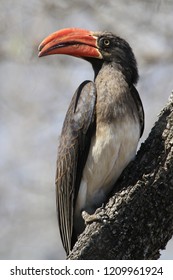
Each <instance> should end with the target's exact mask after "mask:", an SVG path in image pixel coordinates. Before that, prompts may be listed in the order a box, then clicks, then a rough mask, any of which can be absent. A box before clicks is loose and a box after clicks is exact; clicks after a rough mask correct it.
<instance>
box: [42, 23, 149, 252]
mask: <svg viewBox="0 0 173 280" xmlns="http://www.w3.org/2000/svg"><path fill="white" fill-rule="evenodd" d="M50 54H68V55H72V56H75V57H79V58H83V59H85V60H87V61H89V62H90V63H91V64H92V67H93V69H94V73H95V77H94V82H92V81H84V82H83V83H82V84H81V85H80V86H79V87H78V89H77V90H76V92H75V94H74V96H73V98H72V101H71V103H70V106H69V109H68V111H67V114H66V117H65V120H64V124H63V128H62V133H61V138H60V144H59V150H58V160H57V173H56V199H57V213H58V221H59V228H60V234H61V238H62V243H63V246H64V248H65V250H66V253H67V254H69V252H70V250H71V248H72V247H73V245H74V242H75V241H76V239H77V236H78V234H80V233H81V232H82V231H83V230H84V220H83V218H82V215H81V213H82V211H83V210H85V211H86V212H88V213H89V214H92V213H94V211H95V210H96V208H97V207H99V206H101V204H102V203H103V202H105V200H106V198H107V196H108V194H109V192H110V191H111V189H112V187H113V185H114V183H115V182H116V180H117V178H118V177H119V176H120V174H121V173H122V171H123V169H124V168H125V167H126V166H127V164H128V163H129V162H130V161H131V160H132V159H133V158H134V156H135V153H136V149H137V145H138V141H139V138H140V137H141V135H142V133H143V129H144V111H143V106H142V103H141V99H140V97H139V94H138V92H137V90H136V88H135V86H134V85H135V84H136V83H137V80H138V69H137V63H136V59H135V57H134V54H133V51H132V49H131V47H130V46H129V44H128V43H127V42H126V41H125V40H123V39H121V38H120V37H118V36H115V35H113V34H112V33H110V32H91V31H87V30H83V29H79V28H67V29H62V30H59V31H57V32H55V33H53V34H51V35H49V36H48V37H47V38H45V39H44V40H43V41H42V43H41V44H40V46H39V56H40V57H41V56H46V55H50Z"/></svg>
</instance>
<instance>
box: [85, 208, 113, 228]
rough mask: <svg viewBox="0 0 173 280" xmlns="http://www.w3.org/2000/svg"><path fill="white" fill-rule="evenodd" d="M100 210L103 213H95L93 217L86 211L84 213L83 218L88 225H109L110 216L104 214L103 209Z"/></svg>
mask: <svg viewBox="0 0 173 280" xmlns="http://www.w3.org/2000/svg"><path fill="white" fill-rule="evenodd" d="M99 209H102V210H101V211H99V213H94V214H91V215H90V214H88V213H87V212H86V211H82V218H83V219H84V221H85V224H86V225H87V224H91V223H93V222H98V223H107V221H108V220H109V216H108V215H107V214H105V213H104V211H103V208H102V207H101V208H99ZM96 212H97V211H96Z"/></svg>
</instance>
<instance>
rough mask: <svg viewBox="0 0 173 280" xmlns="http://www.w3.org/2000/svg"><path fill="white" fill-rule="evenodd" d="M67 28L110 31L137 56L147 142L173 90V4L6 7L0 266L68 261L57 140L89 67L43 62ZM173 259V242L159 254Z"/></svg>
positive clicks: (145, 0)
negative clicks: (45, 48)
mask: <svg viewBox="0 0 173 280" xmlns="http://www.w3.org/2000/svg"><path fill="white" fill-rule="evenodd" d="M65 27H81V28H86V29H89V30H94V31H99V30H100V31H101V30H107V31H112V32H114V33H115V34H117V35H119V36H121V37H123V38H124V39H126V40H127V41H128V42H129V44H130V45H131V47H132V48H133V50H134V53H135V55H136V58H137V61H138V66H139V72H140V80H139V83H138V86H137V88H138V91H139V93H140V96H141V99H142V101H143V104H144V109H145V114H146V126H145V133H144V135H143V137H142V141H144V140H145V138H146V137H147V136H148V133H149V131H150V129H151V128H152V126H153V124H154V122H155V121H156V120H157V115H158V114H159V112H160V110H161V109H162V108H163V106H164V105H165V103H166V102H167V100H168V98H169V96H170V94H171V91H172V89H173V0H157V1H155V0H153V1H152V0H117V1H116V0H107V1H105V0H94V1H93V0H87V1H79V0H37V1H36V0H30V1H27V0H23V1H20V0H15V1H12V0H0V42H1V43H0V194H1V195H0V259H63V258H64V257H65V254H64V250H63V248H62V245H61V242H60V239H59V231H58V226H57V219H56V209H55V187H54V177H55V162H56V156H57V145H58V138H59V135H60V131H61V127H62V123H63V119H64V116H65V113H66V110H67V107H68V104H69V102H70V100H71V97H72V95H73V93H74V92H75V90H76V88H77V87H78V85H79V84H80V83H81V82H82V81H83V80H86V79H93V71H92V68H91V66H90V65H89V64H88V63H86V62H85V61H82V60H79V59H75V58H72V57H67V56H50V57H45V58H41V59H40V58H38V57H37V53H38V51H37V47H38V45H39V43H40V42H41V41H42V39H43V38H44V37H46V36H47V35H49V34H50V33H52V32H54V31H56V30H58V29H61V28H65ZM161 254H162V256H161V258H162V259H173V242H172V241H170V242H169V243H168V245H167V247H166V250H164V251H162V252H161Z"/></svg>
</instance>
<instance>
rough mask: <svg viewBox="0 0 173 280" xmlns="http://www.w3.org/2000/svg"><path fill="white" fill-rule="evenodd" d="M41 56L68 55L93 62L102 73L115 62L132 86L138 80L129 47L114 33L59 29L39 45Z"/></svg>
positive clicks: (134, 62) (133, 57)
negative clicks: (106, 66) (103, 68)
mask: <svg viewBox="0 0 173 280" xmlns="http://www.w3.org/2000/svg"><path fill="white" fill-rule="evenodd" d="M38 50H39V54H38V56H39V57H42V56H46V55H51V54H67V55H71V56H75V57H79V58H83V59H85V60H87V61H89V62H91V64H92V66H93V69H94V71H95V76H96V75H97V74H98V72H99V71H100V69H101V68H102V66H103V65H104V64H105V63H106V64H107V63H113V64H115V65H116V67H117V68H118V69H119V70H120V71H122V72H123V74H124V76H125V77H126V79H127V82H128V83H130V84H135V83H136V82H137V80H138V70H137V63H136V59H135V56H134V54H133V51H132V49H131V47H130V46H129V44H128V43H127V42H126V41H125V40H124V39H122V38H120V37H118V36H115V35H113V34H112V33H111V32H92V31H88V30H84V29H79V28H66V29H62V30H58V31H56V32H54V33H52V34H51V35H49V36H48V37H46V38H45V39H44V40H43V41H42V42H41V44H40V45H39V48H38Z"/></svg>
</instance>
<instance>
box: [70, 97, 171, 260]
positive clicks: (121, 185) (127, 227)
mask: <svg viewBox="0 0 173 280" xmlns="http://www.w3.org/2000/svg"><path fill="white" fill-rule="evenodd" d="M96 212H97V215H100V216H102V217H103V218H102V219H101V220H100V222H99V220H98V221H96V222H93V223H91V224H89V225H87V227H86V229H85V231H84V232H83V233H82V234H81V235H80V236H79V239H78V241H77V242H76V244H75V246H74V248H73V250H72V252H71V253H70V255H69V256H68V259H93V260H94V259H95V260H96V259H97V260H98V259H99V260H101V259H104V260H107V259H114V260H116V259H119V260H121V259H126V260H129V259H131V260H134V259H158V258H159V256H160V253H159V250H160V249H164V248H165V246H166V244H167V242H168V240H169V239H170V238H171V237H172V235H173V93H172V95H171V97H170V100H169V102H168V104H167V105H166V106H165V108H164V109H163V110H162V112H161V113H160V116H159V119H158V121H157V122H156V124H155V125H154V127H153V129H152V130H151V133H150V134H149V137H148V139H147V140H146V141H145V143H143V144H142V145H141V148H140V150H139V151H138V153H137V156H136V158H135V160H134V161H133V162H131V163H130V164H129V165H128V167H127V168H126V169H125V170H124V172H123V174H122V176H121V177H120V179H119V180H118V182H117V183H116V185H115V187H114V193H112V195H111V198H110V199H109V201H108V203H107V204H106V205H105V207H104V208H100V209H97V211H96Z"/></svg>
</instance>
